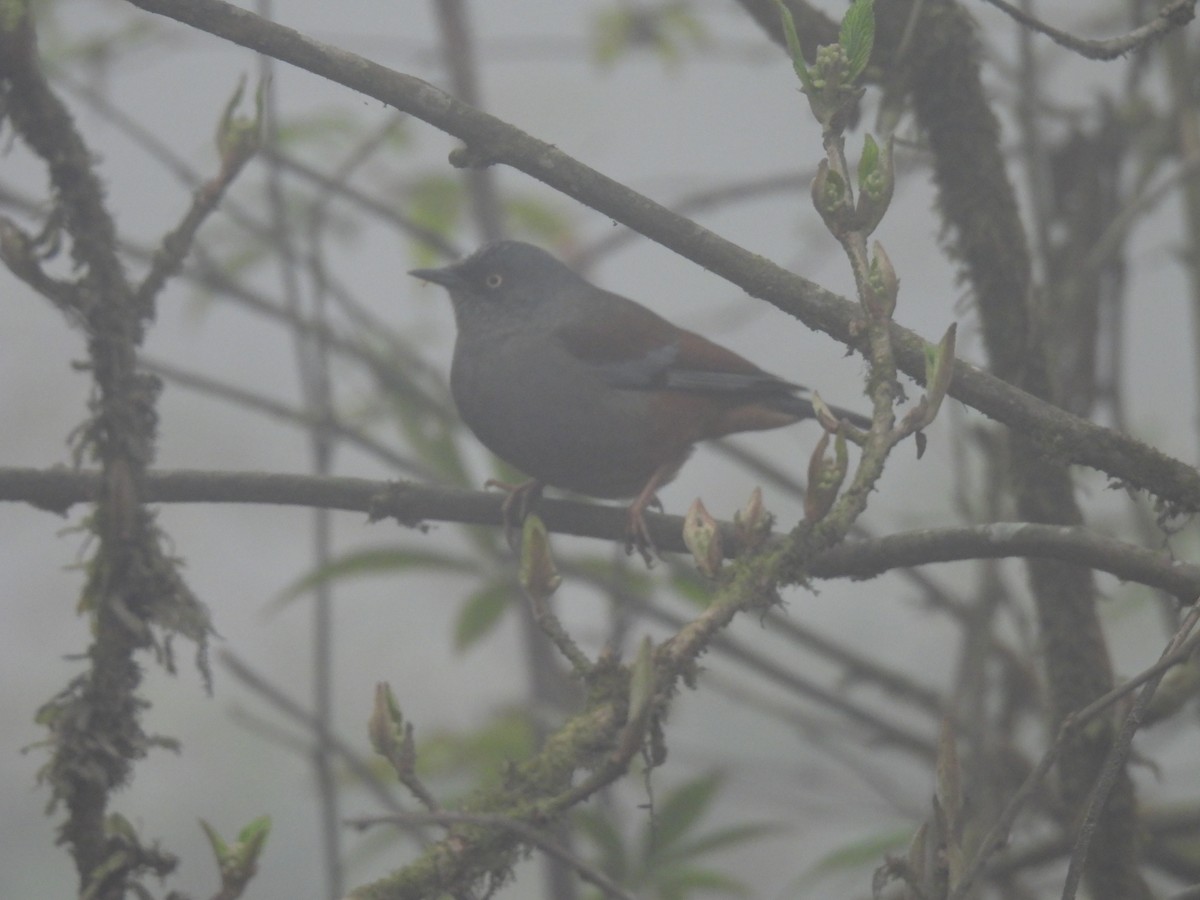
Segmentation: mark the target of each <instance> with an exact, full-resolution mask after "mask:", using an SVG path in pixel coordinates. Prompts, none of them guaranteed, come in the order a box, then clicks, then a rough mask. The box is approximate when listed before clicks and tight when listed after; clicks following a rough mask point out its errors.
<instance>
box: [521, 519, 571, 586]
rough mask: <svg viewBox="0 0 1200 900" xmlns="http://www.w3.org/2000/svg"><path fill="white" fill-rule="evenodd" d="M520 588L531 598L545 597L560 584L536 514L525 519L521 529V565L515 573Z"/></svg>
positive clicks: (548, 535)
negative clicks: (527, 592)
mask: <svg viewBox="0 0 1200 900" xmlns="http://www.w3.org/2000/svg"><path fill="white" fill-rule="evenodd" d="M517 578H518V579H519V580H520V582H521V587H523V588H525V590H527V591H529V593H530V594H532V595H533V596H535V597H549V596H550V595H551V594H553V593H554V592H555V591H556V590H558V586H559V585H560V584H562V576H561V575H559V574H558V569H557V568H556V567H555V565H554V556H553V554H551V552H550V534H549V532H547V531H546V523H545V522H543V521H542V517H541V516H539V515H538V514H537V513H530V514H529V515H527V516H526V517H525V522H524V524H523V525H522V526H521V563H520V567H519V569H518V571H517Z"/></svg>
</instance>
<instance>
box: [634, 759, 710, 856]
mask: <svg viewBox="0 0 1200 900" xmlns="http://www.w3.org/2000/svg"><path fill="white" fill-rule="evenodd" d="M724 783H725V776H724V775H723V774H721V773H720V772H712V773H709V774H707V775H701V776H700V777H699V778H694V779H692V780H691V781H688V782H685V783H684V784H682V785H680V786H679V787H678V788H676V789H675V790H673V791H671V793H670V794H668V795H667V798H666V800H664V801H663V803H662V804H661V805H660V806H659V808H658V810H657V811H656V814H655V816H654V831H653V838H652V847H653V850H652V851H651V852H652V853H653V855H654V856H656V857H660V856H662V855H663V854H664V853H666V852H668V851H669V850H670V849H671V848H672V847H673V846H674V845H676V844H677V843H678V842H679V841H681V840H682V839H683V837H684V836H685V835H686V834H687V833H688V832H689V831H691V830H692V829H693V828H695V827H696V825H697V823H698V822H699V821H700V819H701V818H702V817H703V816H704V814H705V813H706V812H708V810H709V808H710V807H711V806H712V803H713V801H714V800H715V799H716V796H717V792H718V791H719V790H720V789H721V786H722V785H723V784H724Z"/></svg>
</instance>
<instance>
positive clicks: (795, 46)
mask: <svg viewBox="0 0 1200 900" xmlns="http://www.w3.org/2000/svg"><path fill="white" fill-rule="evenodd" d="M775 2H776V3H777V4H778V5H779V15H780V17H781V18H782V19H783V34H784V37H786V38H787V47H788V55H789V56H790V57H791V58H792V68H793V69H795V70H796V77H797V78H799V79H800V83H801V84H802V85H804V89H805V90H811V89H812V76H811V75H809V73H808V66H807V65H806V64H805V62H804V51H803V50H802V49H800V38H799V36H798V35H797V34H796V22H795V20H794V19H793V18H792V11H791V10H790V9H788V8H787V7H786V6H784V4H783V0H775Z"/></svg>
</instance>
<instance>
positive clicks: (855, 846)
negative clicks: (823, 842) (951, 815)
mask: <svg viewBox="0 0 1200 900" xmlns="http://www.w3.org/2000/svg"><path fill="white" fill-rule="evenodd" d="M911 833H912V829H911V828H910V827H907V826H905V827H903V828H898V829H896V830H894V831H886V832H883V833H880V834H873V835H870V836H868V837H865V838H863V839H862V840H858V841H854V842H852V843H849V844H846V845H844V846H842V847H839V848H837V849H836V850H833V851H831V852H830V853H827V854H826V855H825V856H823V857H821V858H820V859H819V860H817V861H816V862H815V863H814V864H813V865H812V867H811V868H809V870H808V871H807V872H806V873H805V874H804V875H803V876H802V878H801V879H800V882H799V883H800V884H812V883H813V882H815V881H818V880H820V879H821V878H824V877H825V876H827V875H832V874H834V873H837V872H849V871H853V870H855V869H861V868H863V867H865V866H874V865H878V863H879V860H880V858H881V857H883V856H884V855H885V854H887V853H894V852H897V851H899V850H902V849H904V847H905V846H906V845H907V844H908V840H909V837H910V836H911Z"/></svg>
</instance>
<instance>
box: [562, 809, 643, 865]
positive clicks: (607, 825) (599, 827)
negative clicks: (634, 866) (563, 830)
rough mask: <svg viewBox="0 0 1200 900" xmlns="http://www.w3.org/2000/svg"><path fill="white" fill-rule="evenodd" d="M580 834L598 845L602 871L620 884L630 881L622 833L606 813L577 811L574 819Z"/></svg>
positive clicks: (591, 810) (592, 810)
mask: <svg viewBox="0 0 1200 900" xmlns="http://www.w3.org/2000/svg"><path fill="white" fill-rule="evenodd" d="M572 821H573V822H574V824H575V826H576V827H577V828H578V829H579V832H580V834H582V835H584V836H585V837H586V838H587V839H588V840H590V841H591V842H592V843H593V844H595V845H596V849H597V850H598V851H599V860H598V861H597V862H598V864H599V866H600V869H601V870H602V871H603V872H604V874H605V875H607V876H608V877H609V878H612V879H614V880H616V881H618V882H626V881H628V880H629V858H628V855H627V854H626V852H625V843H624V841H622V839H621V832H620V830H619V829H618V828H617V827H616V825H615V824H614V823H613V822H612V820H611V819H610V818H609V817H608V815H606V814H605V813H603V812H601V811H599V810H595V809H577V810H576V814H575V816H574V817H573V818H572Z"/></svg>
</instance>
